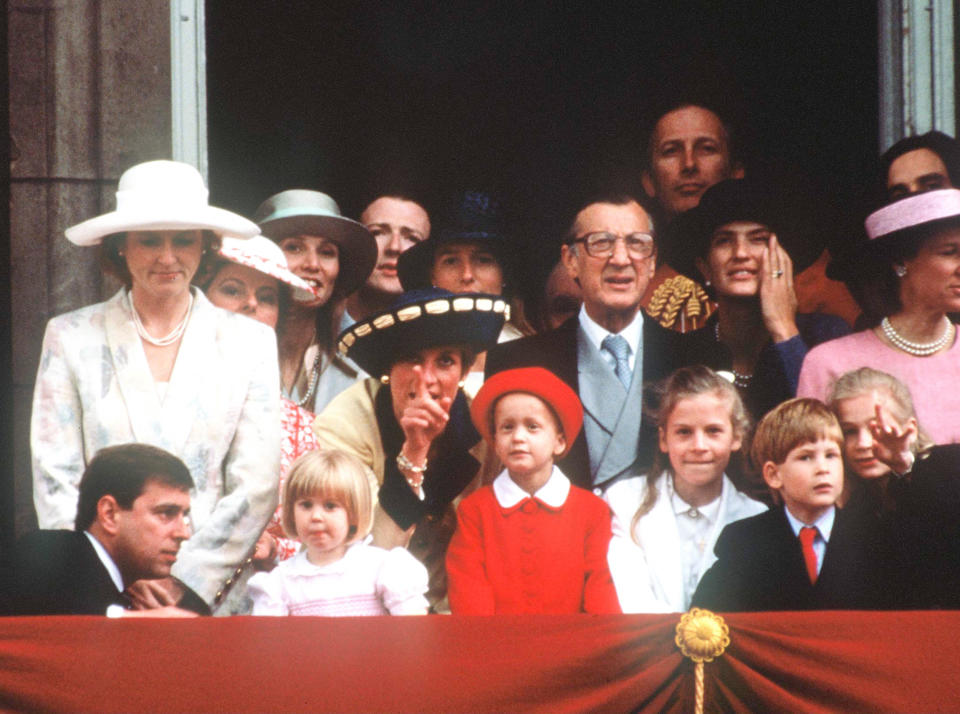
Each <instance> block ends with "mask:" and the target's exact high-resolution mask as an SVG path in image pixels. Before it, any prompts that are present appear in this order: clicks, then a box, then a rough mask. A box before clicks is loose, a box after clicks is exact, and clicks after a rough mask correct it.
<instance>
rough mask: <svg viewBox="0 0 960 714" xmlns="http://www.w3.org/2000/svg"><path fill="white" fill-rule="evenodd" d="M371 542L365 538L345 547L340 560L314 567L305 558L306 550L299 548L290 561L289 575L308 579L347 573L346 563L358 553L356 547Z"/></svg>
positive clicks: (369, 537)
mask: <svg viewBox="0 0 960 714" xmlns="http://www.w3.org/2000/svg"><path fill="white" fill-rule="evenodd" d="M372 540H373V537H372V536H369V535H368V536H367V537H366V538H364V539H362V540H358V541H355V542H353V543H351V544H350V545H348V546H347V551H346V552H345V553H344V554H343V557H342V558H340V560H334V561H333V562H332V563H327V564H326V565H314V564H313V563H311V562H310V560H309V559H308V558H307V549H306V548H301V549H300V550H299V551H297V554H296V555H294V556H293V557H292V558H291V559H290V561H289V562H290V575H303V576H306V577H310V576H313V575H320V574H328V575H337V574H340V573H344V572H346V571H347V565H348V561H349V560H352V559H353V558H354V557H355V556H356V554H357V553H358V552H359V550H357V546H363V545H365V544H368V543H369V542H370V541H372Z"/></svg>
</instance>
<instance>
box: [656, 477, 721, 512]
mask: <svg viewBox="0 0 960 714" xmlns="http://www.w3.org/2000/svg"><path fill="white" fill-rule="evenodd" d="M663 478H664V479H665V480H666V484H667V493H669V494H670V505H671V506H672V507H673V512H674V514H676V515H677V516H686V515H689V514H691V513H692V512H694V511H696V512H697V513H698V514H699V517H702V518H705V519H706V520H707V521H708V522H710V523H713V522H714V521H716V520H717V514H718V513H719V512H720V502H721V501H722V500H723V491H724V489H725V488H726V484H725V481H726V474H724V475H723V476H721V478H722V479H723V481H721V482H720V494H719V495H718V496H717V497H716V498H715V499H713V500H712V501H710V503H706V504H704V505H702V506H691V505H690V504H689V503H687V502H686V501H684V500H683V499H682V498H681V497H680V494H678V493H677V489H676V488H675V487H674V485H673V478H674V477H673V474H671V473H668V472H665V473H664V474H663ZM691 517H692V518H695V516H691Z"/></svg>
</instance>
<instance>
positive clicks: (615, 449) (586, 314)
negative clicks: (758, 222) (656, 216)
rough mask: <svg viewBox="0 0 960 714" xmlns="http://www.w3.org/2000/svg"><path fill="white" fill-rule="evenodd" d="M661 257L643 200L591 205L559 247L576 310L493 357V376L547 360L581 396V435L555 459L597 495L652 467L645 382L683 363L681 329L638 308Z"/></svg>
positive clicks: (614, 198)
mask: <svg viewBox="0 0 960 714" xmlns="http://www.w3.org/2000/svg"><path fill="white" fill-rule="evenodd" d="M656 257H657V249H656V242H655V240H654V227H653V221H652V219H651V218H650V213H649V211H647V210H646V209H645V208H644V207H643V206H642V205H641V204H640V203H639V202H638V201H637V200H636V199H634V198H633V197H631V196H625V195H611V196H601V197H598V198H595V199H593V200H591V201H589V202H587V203H586V204H585V205H583V206H582V207H581V208H580V209H579V210H578V211H577V213H576V216H575V217H574V219H573V221H572V223H571V226H570V229H569V231H568V232H567V235H566V238H565V241H564V245H563V247H562V248H561V260H562V262H563V265H564V266H565V268H566V270H567V273H568V274H569V276H570V277H571V278H573V279H574V280H575V281H576V282H577V283H578V284H579V285H580V288H581V290H582V292H583V305H582V307H581V308H580V312H579V314H578V315H576V316H575V317H573V318H571V319H570V320H568V321H567V322H566V323H564V324H563V325H561V326H560V327H558V328H557V329H555V330H550V331H548V332H544V333H541V334H539V335H534V336H532V337H526V338H523V339H520V340H516V341H514V342H509V343H504V344H501V345H498V346H496V347H495V348H493V349H492V350H491V351H490V352H489V353H488V355H487V365H486V372H487V376H488V377H489V376H490V375H492V374H495V373H496V372H499V371H502V370H504V369H510V368H513V367H529V366H540V367H545V368H547V369H549V370H550V371H552V372H554V373H555V374H556V375H557V376H558V377H560V378H561V379H563V380H564V381H565V382H566V383H567V384H569V385H570V386H571V387H573V389H574V390H575V391H576V392H577V394H578V395H579V396H580V400H581V402H583V408H584V426H583V431H582V432H581V434H580V436H579V437H578V438H577V441H576V442H575V443H574V445H573V448H572V449H571V450H570V453H569V454H567V456H566V457H564V458H563V459H561V460H560V461H558V465H559V466H560V468H561V469H562V470H563V472H564V474H566V475H567V477H568V478H570V480H571V481H573V483H575V484H577V485H579V486H583V487H585V488H591V489H593V490H594V491H595V492H596V493H602V492H603V491H604V490H605V489H606V488H607V487H608V486H609V485H610V484H612V483H613V482H614V481H616V480H617V479H618V478H620V477H621V476H623V475H624V474H627V473H632V472H634V471H636V470H637V469H642V468H644V467H646V466H648V465H649V463H650V460H651V458H652V456H653V453H654V449H655V434H656V431H655V429H654V427H653V426H652V425H650V424H646V423H645V422H644V420H643V416H642V409H641V405H642V396H643V387H644V385H645V384H648V383H649V382H651V381H654V380H657V379H661V378H662V377H664V376H666V375H667V374H669V373H670V372H671V371H672V370H673V369H675V368H676V367H679V366H681V365H680V364H679V363H678V357H677V339H678V335H677V334H676V333H673V332H671V331H669V330H666V329H665V328H663V327H661V326H660V325H659V324H657V322H656V321H655V320H652V319H649V318H647V319H644V316H643V313H642V312H641V310H640V301H641V300H642V299H643V296H644V293H645V292H646V290H647V286H648V285H649V283H650V279H651V278H652V276H653V273H654V270H655V269H656Z"/></svg>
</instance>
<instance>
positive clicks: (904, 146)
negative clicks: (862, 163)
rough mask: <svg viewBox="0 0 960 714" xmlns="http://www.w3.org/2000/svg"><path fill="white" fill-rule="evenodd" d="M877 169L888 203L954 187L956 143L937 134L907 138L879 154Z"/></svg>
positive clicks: (959, 163) (959, 157)
mask: <svg viewBox="0 0 960 714" xmlns="http://www.w3.org/2000/svg"><path fill="white" fill-rule="evenodd" d="M880 168H881V177H880V178H881V181H882V183H883V192H884V193H885V194H886V198H887V200H888V201H897V200H899V199H901V198H906V197H907V196H912V195H913V194H915V193H923V192H924V191H934V190H936V189H938V188H956V187H957V185H958V183H960V144H958V143H957V140H956V139H953V138H952V137H949V136H947V135H946V134H944V133H943V132H939V131H928V132H927V133H926V134H920V135H919V136H908V137H907V138H905V139H901V140H900V141H898V142H897V143H895V144H894V145H893V146H891V147H890V148H889V149H887V150H886V151H885V152H884V153H883V156H881V157H880Z"/></svg>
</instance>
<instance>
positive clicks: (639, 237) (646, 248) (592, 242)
mask: <svg viewBox="0 0 960 714" xmlns="http://www.w3.org/2000/svg"><path fill="white" fill-rule="evenodd" d="M618 240H622V241H623V244H624V246H625V247H626V249H627V253H628V254H629V255H630V257H631V258H649V257H650V256H651V255H653V236H652V235H650V234H649V233H630V234H629V235H625V236H618V235H616V234H614V233H607V232H606V231H601V232H598V233H588V234H587V235H585V236H583V237H582V238H574V239H573V240H572V241H571V242H572V243H583V247H584V248H586V250H587V255H589V256H590V257H591V258H609V257H610V256H611V255H613V248H614V246H615V245H616V243H617V241H618Z"/></svg>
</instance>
